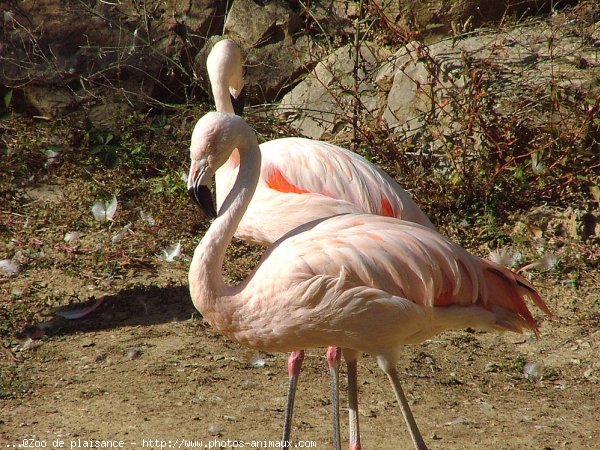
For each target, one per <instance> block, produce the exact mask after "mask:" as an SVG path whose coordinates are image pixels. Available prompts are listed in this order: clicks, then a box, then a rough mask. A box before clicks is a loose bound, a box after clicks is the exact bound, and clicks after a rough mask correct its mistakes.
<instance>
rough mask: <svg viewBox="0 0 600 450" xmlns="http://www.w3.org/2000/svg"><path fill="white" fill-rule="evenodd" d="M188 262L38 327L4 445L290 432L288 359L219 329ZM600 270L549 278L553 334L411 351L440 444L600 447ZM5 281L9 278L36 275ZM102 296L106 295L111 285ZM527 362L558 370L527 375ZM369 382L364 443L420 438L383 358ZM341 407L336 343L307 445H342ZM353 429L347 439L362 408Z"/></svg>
mask: <svg viewBox="0 0 600 450" xmlns="http://www.w3.org/2000/svg"><path fill="white" fill-rule="evenodd" d="M187 264H188V262H187V261H186V260H185V258H184V259H183V260H179V261H175V262H174V263H167V262H162V263H159V264H158V266H157V268H156V270H155V271H154V273H153V276H152V283H148V285H147V286H143V282H141V281H140V284H139V285H138V287H136V288H131V289H124V290H121V291H119V290H118V286H113V287H112V289H113V290H114V291H116V293H115V294H111V295H108V296H107V298H106V300H105V302H104V304H103V305H102V306H101V307H100V308H99V310H97V311H96V312H94V313H93V314H92V315H91V316H90V317H88V318H86V319H81V320H73V321H67V320H65V319H61V318H60V317H59V316H57V315H56V314H48V316H47V320H46V321H44V322H43V323H40V324H38V325H37V326H36V327H34V328H30V329H29V331H28V332H27V333H26V334H27V335H29V336H30V337H31V336H34V337H37V336H35V333H38V335H45V336H44V337H43V338H42V339H36V340H31V339H27V338H26V337H25V336H24V337H23V338H22V339H21V341H20V344H19V345H18V346H16V347H14V348H13V349H10V350H9V349H5V352H4V354H3V355H2V364H3V365H5V367H6V366H11V367H18V374H19V380H20V382H22V383H23V384H24V386H23V389H24V390H26V393H24V394H23V395H19V396H16V398H9V399H6V400H4V401H3V402H2V409H1V412H0V438H1V441H0V446H1V447H2V448H15V446H16V448H18V447H25V446H26V445H29V447H30V448H31V447H32V446H34V445H38V446H45V447H46V448H51V447H52V445H53V443H54V446H55V447H57V448H58V447H60V445H61V443H60V441H62V442H63V443H62V445H63V448H70V447H71V446H75V447H78V448H81V447H87V446H90V445H91V444H96V446H101V445H102V444H103V443H104V444H105V445H106V443H107V442H108V440H120V441H123V442H124V447H125V448H142V447H143V446H145V448H161V447H164V448H175V447H177V448H185V447H186V446H188V448H189V446H191V442H188V441H194V440H195V441H197V442H196V443H197V444H198V443H199V442H198V441H202V445H203V446H204V447H203V448H209V447H210V446H212V448H235V447H236V446H238V447H239V446H241V444H240V443H241V441H244V442H246V448H251V447H250V444H251V441H252V440H256V441H262V442H265V440H266V441H268V440H271V441H277V440H279V439H280V433H281V428H282V422H283V406H284V400H285V393H286V383H287V376H286V355H283V354H266V355H258V357H257V356H256V355H253V354H252V353H251V352H248V351H247V350H246V349H244V348H241V347H240V346H239V345H237V344H235V343H232V342H230V341H228V340H226V339H224V338H223V337H222V336H220V335H219V333H218V332H216V331H215V330H213V329H211V328H209V327H208V325H206V324H205V323H203V321H202V320H201V318H200V317H199V316H198V315H197V313H195V312H194V309H193V306H192V304H191V301H190V298H189V295H188V292H187V288H186V267H187ZM592 275H593V274H592ZM596 275H597V274H596ZM28 278H29V281H28V282H31V281H32V280H34V279H36V278H39V279H40V280H42V279H43V280H44V281H45V283H46V289H49V290H53V291H56V292H60V291H65V290H66V289H70V290H78V289H81V290H83V289H85V288H86V287H85V285H84V283H83V280H82V279H78V278H76V277H73V276H68V275H66V274H64V273H61V272H60V271H52V270H51V271H39V272H36V271H30V272H29V274H28ZM595 279H596V277H594V276H589V277H585V276H584V277H583V278H582V280H581V282H580V286H579V288H577V289H575V288H573V287H570V286H563V285H561V284H560V281H557V279H555V278H543V277H539V278H537V279H536V281H535V283H536V285H537V286H539V289H540V290H541V292H542V294H543V295H544V297H545V298H546V300H547V302H548V305H549V306H550V307H551V309H552V310H553V311H554V312H555V314H556V319H555V320H553V321H550V320H547V319H543V323H542V327H541V339H540V340H539V341H536V340H535V338H534V337H533V336H529V335H515V334H505V335H495V334H486V333H478V332H473V331H469V330H466V331H460V332H451V333H445V334H443V335H441V336H439V337H438V338H436V339H433V340H430V341H428V342H425V343H424V344H422V345H418V346H410V347H407V348H406V352H405V354H404V356H403V357H402V359H401V360H400V361H399V369H400V371H401V373H402V375H403V384H404V388H405V391H406V393H407V396H408V398H409V400H410V401H411V403H412V409H413V412H414V414H415V416H416V419H417V422H418V424H419V426H420V428H421V430H422V432H423V435H424V437H425V438H426V440H427V442H428V445H429V446H430V448H432V449H475V448H487V449H563V448H566V449H584V448H590V449H592V448H598V445H599V444H598V442H599V439H600V428H599V427H598V421H599V419H600V412H598V405H599V401H600V400H599V399H600V388H599V384H598V381H599V375H600V362H599V359H598V356H599V349H600V345H599V343H598V341H599V337H600V313H599V311H598V307H597V304H598V302H599V301H600V288H599V287H598V286H597V285H595V284H594V280H595ZM4 281H5V282H4V288H6V284H7V283H11V284H12V285H14V286H17V285H18V284H19V283H22V280H21V281H17V279H12V280H9V281H7V280H4ZM67 286H68V288H67ZM90 295H95V296H96V298H102V293H101V289H99V290H98V292H94V291H92V292H91V293H90ZM76 304H77V302H75V305H76ZM75 305H71V306H70V307H71V308H72V307H74V306H75ZM50 310H51V311H53V312H54V313H56V309H52V308H51V309H50ZM538 316H539V315H538ZM527 363H539V364H541V365H543V366H542V367H540V370H539V371H537V372H536V371H535V370H534V371H533V373H532V374H533V375H534V376H533V377H530V378H526V377H525V375H524V373H523V366H524V364H527ZM528 367H530V366H528ZM538 374H541V375H542V376H541V378H536V377H535V375H538ZM344 376H345V372H343V375H342V387H343V388H345V378H344ZM359 376H360V394H359V395H360V397H359V400H360V402H361V404H360V405H361V406H360V421H361V422H360V424H361V435H362V443H363V448H365V449H400V448H405V449H409V448H412V445H411V443H410V439H409V436H408V434H407V431H406V428H405V426H404V422H403V420H402V417H401V415H400V413H399V410H398V408H397V404H396V402H395V400H394V396H393V393H392V391H391V389H390V387H389V385H388V382H387V379H386V377H385V376H384V375H383V373H382V372H381V371H380V370H379V369H378V368H377V366H376V363H375V362H374V361H373V360H372V359H371V358H369V357H366V358H364V359H363V360H362V362H361V363H360V365H359ZM341 399H342V403H345V400H346V395H345V391H344V390H343V391H342V393H341ZM329 408H330V401H329V385H328V375H327V370H326V363H325V359H324V352H323V351H320V350H310V351H308V352H307V358H306V362H305V367H304V371H303V373H302V377H301V382H300V384H299V392H298V396H297V402H296V411H295V416H294V428H293V439H294V443H299V442H298V441H303V442H301V443H299V444H307V445H312V446H313V448H330V447H331V438H330V428H331V426H330V410H329ZM342 426H343V429H342V433H343V434H344V435H345V434H346V431H347V410H346V409H343V410H342ZM346 439H347V438H346V436H344V444H343V445H344V446H346V442H347V441H346ZM57 440H58V441H57ZM90 440H91V441H96V440H97V441H98V442H90ZM144 440H145V441H144ZM185 440H187V441H185ZM227 440H229V443H228V442H227ZM306 441H310V442H306Z"/></svg>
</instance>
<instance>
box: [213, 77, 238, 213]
mask: <svg viewBox="0 0 600 450" xmlns="http://www.w3.org/2000/svg"><path fill="white" fill-rule="evenodd" d="M209 78H210V85H211V87H212V93H213V97H214V98H215V108H216V110H217V111H218V112H226V113H232V114H233V104H232V103H231V96H230V94H229V88H228V87H227V84H226V83H223V82H222V81H221V79H223V78H225V77H224V76H223V75H220V74H219V75H218V76H215V77H212V76H210V73H209ZM239 165H240V154H239V151H238V150H237V149H235V150H234V151H233V152H231V156H229V159H228V160H227V162H226V163H225V164H223V165H222V166H221V167H219V169H217V171H216V173H215V187H216V192H217V209H221V206H222V204H223V202H224V201H225V197H226V196H227V194H228V193H229V191H230V190H231V186H232V184H233V176H234V171H235V169H236V168H237V166H239Z"/></svg>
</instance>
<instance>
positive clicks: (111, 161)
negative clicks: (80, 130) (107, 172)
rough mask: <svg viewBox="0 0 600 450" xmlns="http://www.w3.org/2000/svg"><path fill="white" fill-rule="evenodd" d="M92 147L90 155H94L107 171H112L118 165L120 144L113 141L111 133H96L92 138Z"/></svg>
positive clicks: (115, 140) (113, 137)
mask: <svg viewBox="0 0 600 450" xmlns="http://www.w3.org/2000/svg"><path fill="white" fill-rule="evenodd" d="M92 142H93V144H92V146H91V147H90V153H91V154H92V155H96V156H97V157H98V158H99V159H100V162H102V164H104V165H105V166H106V167H107V168H109V169H114V168H115V167H117V165H118V164H119V156H118V153H117V152H118V150H119V149H120V148H122V147H121V144H120V143H119V142H118V140H117V139H115V135H114V134H113V133H111V132H108V133H97V134H94V135H93V137H92Z"/></svg>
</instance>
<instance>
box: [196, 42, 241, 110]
mask: <svg viewBox="0 0 600 450" xmlns="http://www.w3.org/2000/svg"><path fill="white" fill-rule="evenodd" d="M206 70H207V72H208V78H209V79H210V84H211V85H212V86H223V87H225V86H228V87H229V94H230V96H231V103H232V105H233V110H234V112H235V113H236V114H238V115H240V116H241V115H242V112H243V110H244V97H245V95H242V90H243V88H244V59H243V56H242V51H241V50H240V47H239V46H238V45H237V44H236V43H235V42H234V41H232V40H231V39H223V40H220V41H219V42H217V43H216V44H215V45H214V46H213V48H212V50H211V51H210V53H209V55H208V57H207V59H206Z"/></svg>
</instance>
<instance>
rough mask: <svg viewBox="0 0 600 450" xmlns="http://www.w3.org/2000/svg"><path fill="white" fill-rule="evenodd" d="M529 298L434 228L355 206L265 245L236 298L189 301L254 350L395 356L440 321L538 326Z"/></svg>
mask: <svg viewBox="0 0 600 450" xmlns="http://www.w3.org/2000/svg"><path fill="white" fill-rule="evenodd" d="M527 296H529V297H531V298H532V299H533V300H534V301H535V302H536V303H537V304H538V305H539V306H540V307H542V308H545V305H544V303H543V301H542V300H541V299H540V297H539V295H538V294H537V292H536V291H535V290H534V289H533V288H532V287H531V285H530V284H529V283H528V282H527V281H526V280H525V279H523V278H522V277H520V276H519V275H516V274H514V273H513V272H511V271H509V270H507V269H505V268H503V267H501V266H499V265H497V264H494V263H492V262H490V261H486V260H484V259H481V258H478V257H475V256H472V255H470V254H468V253H467V252H466V251H465V250H464V249H462V248H461V247H459V246H458V245H456V244H454V243H452V242H451V241H449V240H447V239H446V238H444V237H443V236H441V235H440V234H438V233H436V232H434V231H432V230H429V229H427V228H425V227H422V226H418V225H415V224H411V223H409V222H404V221H399V220H397V219H393V218H386V217H381V216H375V215H367V214H363V215H341V216H336V217H332V218H328V219H325V220H321V221H317V222H316V223H312V224H309V225H306V226H303V227H300V229H298V230H295V231H293V232H292V233H291V234H290V235H287V236H285V237H284V238H283V239H282V240H281V241H279V242H277V243H275V245H274V246H273V247H271V248H270V250H269V251H268V252H267V253H266V254H265V255H264V256H263V258H262V259H261V261H260V263H259V265H258V267H257V268H256V270H255V271H254V272H253V273H252V275H251V276H250V278H249V279H248V280H247V282H246V283H244V285H243V290H241V291H240V292H239V293H238V295H237V296H233V297H226V298H227V301H226V302H225V303H219V304H218V305H211V304H207V303H204V302H201V301H199V300H196V301H195V305H196V307H197V308H198V309H199V310H200V311H201V312H202V314H203V316H204V317H205V318H206V319H207V320H208V321H209V322H210V323H211V324H212V325H213V326H215V327H216V328H217V329H219V330H220V331H221V332H222V333H223V334H226V335H227V336H229V337H230V338H232V339H233V340H235V341H237V342H239V343H240V344H242V345H245V346H248V347H252V348H255V349H257V350H263V351H293V350H296V349H298V348H314V347H328V346H342V347H343V348H348V349H352V350H355V351H359V352H367V353H369V354H372V355H376V356H384V357H386V358H392V359H394V360H395V359H396V357H397V355H398V352H399V351H400V349H401V347H402V346H403V345H405V344H414V343H419V342H422V341H424V340H426V339H428V338H430V337H432V336H434V335H436V334H438V333H440V332H442V331H444V330H446V329H460V328H466V327H475V328H479V329H483V330H492V329H495V330H511V331H521V330H523V329H525V328H530V329H534V330H536V324H535V321H534V320H533V318H532V316H531V314H530V313H529V310H528V309H527V306H526V305H525V303H524V301H523V299H524V298H525V297H527ZM199 298H200V297H196V299H199ZM234 298H235V300H236V301H235V302H232V303H230V304H229V306H230V308H227V309H226V310H224V309H223V308H224V306H225V304H227V303H228V302H229V301H230V300H232V299H234ZM545 310H546V311H547V309H545Z"/></svg>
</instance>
